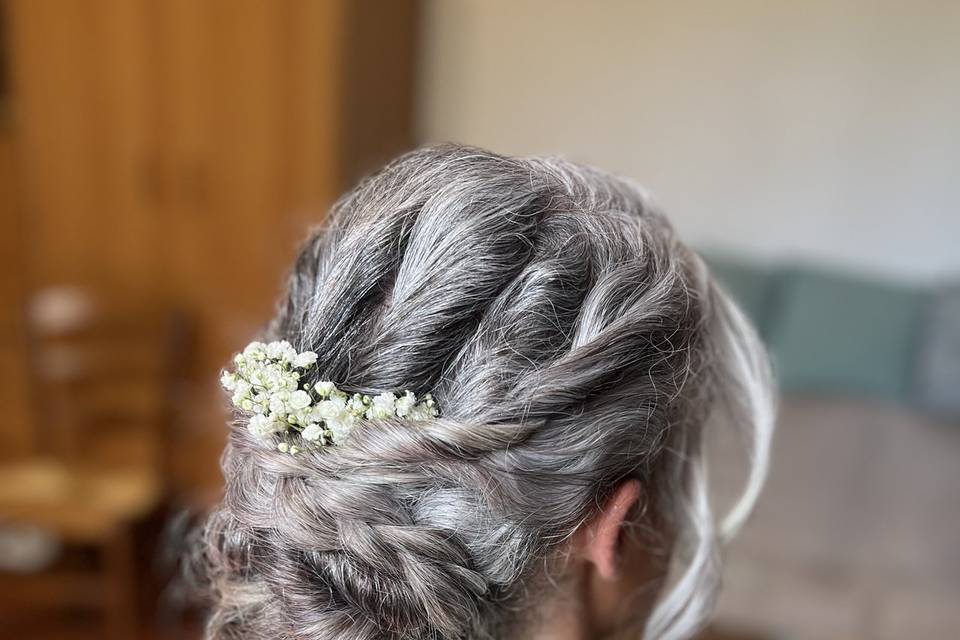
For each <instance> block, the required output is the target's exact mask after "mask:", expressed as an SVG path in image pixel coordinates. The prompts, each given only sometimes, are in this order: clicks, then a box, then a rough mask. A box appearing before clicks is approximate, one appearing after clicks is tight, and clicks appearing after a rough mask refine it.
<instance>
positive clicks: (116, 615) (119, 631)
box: [103, 525, 139, 640]
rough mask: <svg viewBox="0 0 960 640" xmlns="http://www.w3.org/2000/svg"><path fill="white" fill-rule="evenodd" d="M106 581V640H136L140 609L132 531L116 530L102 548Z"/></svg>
mask: <svg viewBox="0 0 960 640" xmlns="http://www.w3.org/2000/svg"><path fill="white" fill-rule="evenodd" d="M103 562H104V573H105V578H106V586H107V593H106V596H107V597H106V611H105V612H104V614H105V615H104V623H105V627H106V628H105V632H106V633H105V637H106V638H109V640H134V639H136V638H137V637H138V616H137V610H138V607H139V600H138V597H137V595H138V593H139V592H138V589H137V580H136V545H135V542H134V536H133V530H132V528H131V527H129V526H123V525H121V526H118V527H117V529H116V530H115V531H114V533H113V535H112V536H110V538H108V539H107V541H106V545H105V546H104V548H103Z"/></svg>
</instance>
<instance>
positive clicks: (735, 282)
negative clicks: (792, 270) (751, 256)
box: [701, 251, 780, 337]
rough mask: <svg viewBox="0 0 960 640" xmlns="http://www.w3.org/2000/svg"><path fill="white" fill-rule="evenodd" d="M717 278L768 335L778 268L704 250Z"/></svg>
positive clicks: (760, 330)
mask: <svg viewBox="0 0 960 640" xmlns="http://www.w3.org/2000/svg"><path fill="white" fill-rule="evenodd" d="M701 255H702V256H703V259H704V260H705V261H706V262H707V265H708V266H709V267H710V271H711V273H713V275H714V277H715V278H716V280H717V282H718V283H719V284H720V286H721V287H723V289H724V290H726V291H727V292H728V293H729V294H730V296H731V297H733V299H734V300H735V301H736V302H737V304H738V305H740V308H741V309H743V311H744V313H746V314H747V316H748V317H749V318H750V319H751V320H752V321H753V324H754V325H755V326H756V327H757V330H758V332H759V333H760V335H761V336H763V337H766V334H767V330H768V328H769V323H770V318H771V312H772V310H773V308H774V300H775V296H776V292H777V285H778V281H779V275H780V274H779V271H778V270H776V269H775V268H773V267H771V266H768V265H764V264H761V263H759V262H751V261H749V260H743V259H741V258H735V257H733V256H731V255H727V254H722V253H715V252H709V251H707V252H701Z"/></svg>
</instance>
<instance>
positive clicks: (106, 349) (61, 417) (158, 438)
mask: <svg viewBox="0 0 960 640" xmlns="http://www.w3.org/2000/svg"><path fill="white" fill-rule="evenodd" d="M26 324H27V332H28V349H29V353H30V356H31V362H32V373H33V384H32V387H33V390H34V393H33V396H34V401H35V416H36V428H35V434H34V444H35V447H34V448H35V450H36V452H37V453H39V454H42V455H48V456H51V457H56V458H58V459H63V460H66V461H69V462H74V463H78V464H85V463H89V464H91V465H104V464H109V465H118V466H124V467H126V466H132V467H143V466H150V467H153V468H156V469H158V470H161V468H165V467H166V466H167V462H168V459H167V454H168V450H169V444H170V441H171V440H172V438H173V433H174V427H173V424H172V421H173V419H174V415H175V413H174V411H173V410H172V408H173V402H174V396H175V394H176V386H177V381H178V380H179V379H181V377H182V375H183V372H184V370H185V369H184V364H183V356H184V354H185V351H186V337H187V332H186V323H185V322H184V321H183V318H182V316H180V315H179V314H177V313H175V312H173V311H171V310H170V309H169V308H163V307H162V306H160V305H158V304H156V303H155V302H152V301H149V300H139V299H133V298H130V297H122V298H121V297H106V296H103V295H98V294H96V293H94V292H91V291H88V290H84V289H79V288H74V287H57V288H51V289H45V290H42V291H38V292H37V293H36V294H35V295H34V296H32V298H31V300H30V302H29V304H28V308H27V323H26Z"/></svg>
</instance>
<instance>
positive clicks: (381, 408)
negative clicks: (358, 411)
mask: <svg viewBox="0 0 960 640" xmlns="http://www.w3.org/2000/svg"><path fill="white" fill-rule="evenodd" d="M396 402H397V396H395V395H393V394H392V393H390V392H389V391H388V392H386V393H381V394H379V395H376V396H374V398H373V404H371V406H370V408H369V409H367V418H369V419H370V420H378V419H381V420H382V419H383V418H387V417H390V416H393V415H396Z"/></svg>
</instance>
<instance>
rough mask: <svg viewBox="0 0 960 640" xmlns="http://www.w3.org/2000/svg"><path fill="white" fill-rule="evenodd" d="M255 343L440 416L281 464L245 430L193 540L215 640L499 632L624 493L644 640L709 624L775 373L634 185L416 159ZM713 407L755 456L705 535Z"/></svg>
mask: <svg viewBox="0 0 960 640" xmlns="http://www.w3.org/2000/svg"><path fill="white" fill-rule="evenodd" d="M265 333H266V335H265V336H264V338H266V339H280V338H283V339H286V340H289V341H290V342H291V343H292V344H293V345H294V346H295V347H296V348H297V349H300V350H304V349H309V350H312V351H315V352H316V353H318V354H319V360H318V366H317V367H316V368H315V369H314V370H313V375H315V376H316V377H317V379H329V380H333V381H335V382H336V383H337V385H338V386H339V387H340V388H342V389H344V390H346V391H348V392H354V391H359V392H362V393H370V394H373V393H379V392H382V391H387V390H400V389H410V390H413V391H415V392H416V393H418V394H419V393H425V392H427V391H430V392H432V393H433V395H434V397H435V398H436V399H437V402H438V404H439V406H440V408H441V412H442V413H441V416H440V417H439V418H437V419H435V420H433V421H430V422H425V423H410V422H404V421H402V420H396V421H390V420H383V421H376V422H372V421H371V422H366V423H361V424H360V426H359V427H358V428H357V429H356V430H355V431H354V433H353V435H352V436H351V439H350V441H349V442H348V443H346V444H344V445H342V446H337V447H334V448H330V449H327V450H324V451H321V452H304V453H301V454H298V455H296V456H292V455H289V454H285V453H280V452H278V451H272V450H269V449H268V448H266V447H264V446H263V445H262V444H261V443H260V442H258V441H257V440H256V439H254V438H253V437H252V436H250V435H249V434H248V432H247V430H246V429H245V428H244V425H243V424H241V422H242V420H241V418H240V417H239V416H237V417H236V418H235V420H234V421H233V425H232V427H233V428H232V429H231V431H230V436H229V442H228V444H227V446H226V450H225V452H224V456H223V460H222V466H223V473H224V476H225V480H226V489H225V496H224V499H223V501H222V503H221V504H220V505H219V506H218V508H217V509H216V510H215V511H214V512H213V513H212V514H211V515H210V517H209V519H208V520H207V523H206V526H205V527H204V540H203V552H202V560H203V562H204V565H205V572H206V576H207V579H208V581H209V587H210V589H211V591H212V594H213V598H214V606H213V613H212V615H211V618H210V621H209V625H208V637H210V638H217V639H220V638H240V639H244V640H253V639H261V638H262V639H266V638H285V639H293V638H298V639H316V640H321V639H332V638H337V639H338V640H372V639H374V638H379V639H388V640H401V639H403V640H427V639H431V640H441V639H442V640H454V639H456V640H479V639H489V638H503V637H515V634H516V633H517V629H518V628H519V627H520V626H521V625H522V624H523V622H524V616H529V615H530V612H531V611H532V610H534V609H535V607H536V604H537V603H538V602H542V601H546V599H547V598H548V597H549V591H550V586H549V585H550V584H551V582H550V580H552V579H553V578H554V577H555V576H551V573H553V572H554V571H556V570H557V568H558V567H562V562H563V558H564V552H565V549H567V548H568V547H569V545H568V542H569V540H570V538H571V536H572V535H573V533H574V532H575V531H576V530H577V529H578V527H580V526H581V525H582V524H583V523H584V522H585V521H587V520H588V519H589V518H590V517H591V516H592V515H593V514H594V513H596V511H597V508H598V505H599V504H602V503H603V500H604V499H605V498H606V496H608V495H609V494H610V492H611V491H612V490H613V489H614V488H615V487H616V486H617V485H618V484H619V483H620V482H622V481H623V480H625V479H628V478H636V479H639V481H640V482H641V483H642V485H643V487H644V489H645V495H646V500H645V504H644V505H643V509H640V510H638V512H637V513H635V514H634V519H635V521H636V522H637V523H638V524H641V525H644V526H640V527H638V528H637V529H638V530H643V531H646V532H652V533H650V536H649V540H650V549H651V556H652V557H654V556H657V554H658V553H659V554H661V555H662V556H663V561H664V563H665V564H669V565H671V566H672V567H673V573H672V576H673V578H672V579H671V580H670V581H669V583H668V585H667V587H666V589H665V591H664V593H663V594H662V596H661V597H660V599H659V601H658V603H657V605H656V607H655V608H654V610H653V612H652V614H651V615H647V614H649V612H642V613H643V614H644V615H643V618H644V620H645V632H644V635H645V637H647V638H684V637H689V636H690V635H692V634H693V633H695V632H696V630H697V629H699V628H700V627H701V626H702V624H703V621H704V619H705V616H706V615H707V614H708V613H709V610H710V608H711V605H712V602H713V596H714V594H715V592H716V590H717V585H718V579H719V569H720V563H719V550H720V549H721V547H722V544H723V543H724V542H725V541H726V540H727V539H728V538H729V537H730V536H731V535H733V533H734V532H735V531H736V530H737V529H738V528H739V527H740V525H741V524H742V523H743V521H744V519H745V518H746V517H747V515H748V513H749V512H750V509H751V507H752V505H753V503H754V501H755V499H756V497H757V494H758V492H759V491H760V488H761V485H762V484H763V480H764V477H765V474H766V468H767V459H768V448H769V442H770V437H771V432H772V429H773V417H774V416H773V414H774V409H773V405H774V401H773V394H772V391H771V383H770V372H769V367H768V364H767V358H766V355H765V352H764V350H763V348H762V347H761V345H760V343H759V341H758V340H757V338H756V336H755V334H754V331H753V329H752V328H751V326H750V323H749V322H748V321H747V320H745V318H744V316H743V314H742V313H741V312H740V311H739V310H738V309H737V307H736V306H735V305H734V304H733V303H731V302H730V300H729V299H728V298H727V296H726V295H725V294H724V293H723V292H722V291H721V290H720V289H719V288H718V287H717V286H716V284H715V283H714V282H713V280H712V279H711V278H710V276H709V274H708V272H707V270H706V267H705V266H704V264H703V262H702V260H701V259H700V258H699V257H698V256H697V255H696V254H695V253H694V252H692V251H691V250H690V249H688V248H687V247H686V246H685V245H683V244H682V243H681V242H680V241H679V240H678V239H677V237H676V236H675V234H674V232H673V230H672V228H671V226H670V225H669V223H668V222H667V220H666V219H665V218H664V217H663V216H662V215H661V214H660V213H658V212H657V211H656V210H655V208H654V207H652V206H651V204H650V202H649V199H648V198H647V197H646V196H645V195H644V193H643V191H642V190H641V189H639V188H638V187H637V186H635V185H633V184H632V183H630V182H629V181H627V180H624V179H621V178H617V177H614V176H611V175H609V174H606V173H603V172H600V171H597V170H595V169H591V168H588V167H584V166H581V165H577V164H574V163H571V162H567V161H564V160H558V159H546V158H513V157H505V156H501V155H497V154H494V153H491V152H488V151H484V150H481V149H476V148H469V147H461V146H454V145H446V146H440V147H433V148H425V149H420V150H417V151H414V152H411V153H409V154H407V155H404V156H402V157H400V158H399V159H397V160H395V161H394V162H393V163H391V164H389V165H388V166H387V167H385V168H384V169H383V170H382V171H380V172H379V173H378V174H376V175H374V176H372V177H370V178H368V179H367V180H365V181H364V182H362V183H361V184H360V185H359V186H358V187H357V188H356V189H355V190H353V191H352V192H350V193H348V194H347V195H346V196H344V197H343V198H342V199H341V200H340V201H339V202H338V203H337V204H336V205H335V206H334V208H333V211H332V213H331V215H330V217H329V218H328V220H327V222H326V224H325V225H324V226H323V227H322V228H320V229H318V230H317V231H316V232H314V233H313V234H312V235H311V237H310V238H309V240H308V241H307V242H306V244H305V246H304V247H303V249H302V252H301V253H300V256H299V259H298V260H297V262H296V264H295V267H294V269H293V272H292V275H291V277H290V280H289V285H288V292H287V295H286V296H285V299H284V300H283V301H282V302H281V304H280V306H279V308H278V312H277V315H276V317H275V318H274V320H273V321H272V322H271V324H270V326H269V327H268V329H267V331H266V332H265ZM717 407H723V408H725V409H726V410H727V413H728V415H729V416H730V417H731V422H732V423H733V424H735V425H736V426H737V427H738V428H740V429H741V430H742V432H743V433H745V434H746V435H747V436H748V442H749V443H750V445H751V446H750V454H751V456H750V461H751V463H750V471H749V479H748V481H747V483H746V488H745V490H744V491H743V493H742V495H741V496H740V499H739V501H738V502H737V503H736V504H735V506H734V507H733V509H732V510H731V511H730V512H729V514H728V515H727V516H726V517H725V518H724V519H722V520H721V521H719V522H718V521H717V519H716V518H715V517H714V515H713V514H712V513H711V506H710V500H709V497H708V483H707V477H706V463H705V455H704V452H703V450H702V449H703V447H702V444H701V443H702V435H703V433H704V426H705V425H706V424H708V418H709V417H710V415H711V413H712V412H713V410H714V409H715V408H717ZM710 424H712V422H710ZM665 532H670V534H669V535H667V534H666V533H665ZM524 612H526V613H524Z"/></svg>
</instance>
